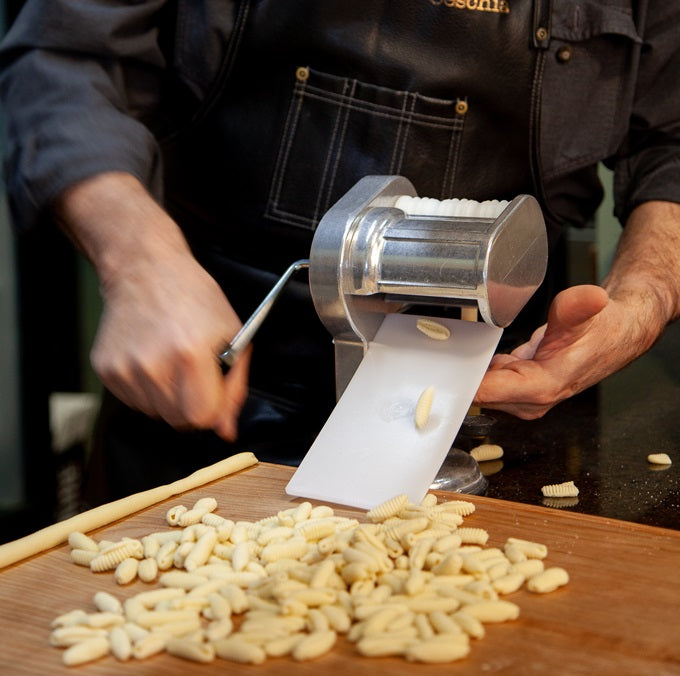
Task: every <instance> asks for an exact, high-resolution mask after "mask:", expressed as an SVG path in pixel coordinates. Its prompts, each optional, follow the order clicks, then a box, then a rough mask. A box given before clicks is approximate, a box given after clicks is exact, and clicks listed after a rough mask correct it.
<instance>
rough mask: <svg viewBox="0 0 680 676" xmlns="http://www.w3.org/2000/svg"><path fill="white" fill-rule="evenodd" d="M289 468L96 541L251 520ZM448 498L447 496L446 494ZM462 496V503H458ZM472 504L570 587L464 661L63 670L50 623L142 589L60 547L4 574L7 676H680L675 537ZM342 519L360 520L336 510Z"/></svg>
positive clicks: (337, 659) (534, 602)
mask: <svg viewBox="0 0 680 676" xmlns="http://www.w3.org/2000/svg"><path fill="white" fill-rule="evenodd" d="M292 473H293V469H292V468H290V467H282V466H277V465H269V464H265V463H261V464H259V465H257V466H255V467H253V468H250V469H248V470H244V471H243V472H240V473H239V474H236V475H233V476H231V477H228V478H226V479H224V480H222V481H219V482H215V483H213V484H211V485H209V486H205V487H203V488H201V489H198V490H195V491H192V492H190V493H186V494H184V495H181V496H177V497H176V498H173V499H172V500H170V501H168V502H167V503H161V504H159V505H156V506H154V507H151V508H149V509H147V510H145V511H143V512H139V513H137V514H135V515H133V516H132V517H129V518H127V519H124V520H122V521H119V522H116V523H114V524H111V525H110V526H107V527H106V528H103V529H100V530H99V531H96V537H97V538H98V539H100V538H103V537H110V538H112V539H117V538H120V537H122V536H124V535H127V536H131V537H139V536H142V535H144V534H146V533H149V532H151V531H154V530H159V529H164V528H165V521H164V516H165V512H166V510H167V508H168V506H169V505H174V504H186V505H187V506H189V507H190V506H191V505H192V504H193V502H194V501H195V500H196V499H198V498H199V497H207V496H214V497H215V498H217V500H218V503H219V507H218V513H219V514H222V515H224V516H227V517H229V518H232V519H246V520H256V519H259V518H262V517H264V516H268V515H270V514H273V513H276V512H277V511H278V510H280V509H285V508H287V507H290V506H292V505H294V504H296V503H299V502H301V500H300V499H295V498H291V497H290V496H288V495H286V493H285V490H284V489H285V485H286V483H287V482H288V480H289V479H290V476H291V475H292ZM441 495H448V496H449V497H450V496H451V494H450V493H449V494H441ZM457 497H459V496H457ZM465 497H466V499H469V500H470V501H472V502H474V503H475V504H476V506H477V510H476V512H475V513H474V514H473V515H471V516H469V517H467V518H466V520H465V525H466V526H479V527H482V528H485V529H487V530H488V531H489V533H490V539H489V545H491V546H493V545H502V544H503V543H504V542H505V539H506V538H507V537H508V536H516V537H523V538H528V539H533V540H536V541H540V542H543V543H545V544H546V545H547V546H548V548H549V554H548V558H547V560H546V563H547V564H548V565H558V566H563V567H564V568H566V569H567V570H568V571H569V573H570V575H571V582H570V583H569V585H568V586H566V587H564V588H562V589H560V590H558V591H556V592H553V593H551V594H547V595H534V594H531V593H529V592H527V591H525V590H521V591H519V592H516V593H514V594H511V595H509V596H507V597H505V598H508V599H509V600H512V601H514V602H515V603H517V604H518V605H519V606H520V607H521V615H520V618H519V619H518V620H516V621H514V622H508V623H505V624H501V625H487V635H486V637H485V638H484V639H482V640H479V641H473V643H472V650H471V653H470V655H469V656H468V657H466V658H465V659H464V660H462V661H459V662H456V663H453V664H447V665H441V666H439V665H436V666H430V665H419V664H411V663H408V662H406V661H404V660H401V659H397V658H379V659H368V658H362V657H360V656H358V655H357V654H356V653H355V652H354V650H353V646H352V644H350V643H348V642H346V641H345V640H344V639H341V640H340V641H339V642H338V644H337V645H336V647H335V648H334V650H333V652H332V653H330V654H328V655H326V656H324V657H322V658H320V659H318V660H315V661H312V662H302V663H297V662H293V661H292V660H290V659H288V658H280V659H275V660H269V661H268V662H266V663H265V664H264V665H261V666H256V667H254V666H240V665H236V664H233V663H231V662H229V663H227V662H224V661H222V660H216V661H215V662H213V663H211V664H208V665H198V664H193V663H189V662H184V661H182V660H179V659H178V658H173V657H169V656H167V655H159V656H157V657H154V658H151V659H149V660H146V661H143V662H137V661H135V662H129V663H124V664H122V663H118V662H116V661H115V660H114V659H113V658H112V657H107V658H104V659H103V660H100V661H99V662H96V663H92V664H88V665H86V666H83V667H78V668H73V669H68V668H66V667H63V666H62V664H61V654H60V651H59V650H58V649H56V648H52V647H50V646H49V644H48V637H49V633H50V622H51V621H52V620H53V619H54V618H55V617H56V616H57V615H59V614H60V613H63V612H66V611H68V610H71V609H74V608H85V609H90V610H93V606H92V605H91V599H92V596H93V595H94V593H95V592H96V591H99V590H107V591H110V592H112V593H114V594H115V595H117V596H118V597H119V598H121V599H124V598H126V597H128V596H131V595H134V594H136V593H138V592H139V591H141V590H142V589H144V588H147V586H146V585H144V584H143V583H140V582H135V583H134V584H133V585H131V586H129V587H125V588H121V587H119V586H117V585H116V584H115V582H114V581H113V578H112V575H111V574H110V573H101V574H94V573H91V572H90V571H89V570H88V569H85V568H81V567H78V566H75V565H74V564H73V563H71V562H70V560H69V547H68V546H67V545H64V546H61V547H57V548H55V549H53V550H50V551H48V552H45V553H44V554H41V555H38V556H35V557H33V558H32V559H29V560H26V561H24V562H21V563H18V564H15V565H13V566H11V567H9V568H6V569H4V570H3V571H2V572H0V649H1V651H0V655H1V662H0V664H2V667H0V672H1V673H2V674H6V675H8V676H14V674H32V675H35V674H66V673H70V674H76V673H87V674H88V675H89V674H111V673H116V674H122V675H124V674H126V673H129V674H135V675H136V674H158V673H163V674H164V676H168V675H171V674H178V675H179V674H181V675H183V676H185V675H186V674H187V673H192V674H213V673H223V672H224V671H228V672H229V673H232V674H241V673H242V674H251V675H252V674H256V673H266V674H289V673H292V672H295V673H296V674H320V673H322V674H331V675H332V674H346V673H347V672H348V670H353V671H354V672H355V673H369V672H370V673H380V674H383V673H384V674H409V675H412V674H457V673H459V674H486V673H489V674H494V673H499V674H518V675H520V674H521V675H525V674H534V673H535V674H547V673H559V674H566V675H572V674H598V675H600V674H605V675H606V674H617V675H626V674H631V675H633V674H635V675H636V676H638V675H640V674H644V675H648V674H649V675H652V674H653V675H671V674H680V574H679V573H678V566H679V564H680V532H677V531H673V530H666V529H660V528H651V527H648V526H641V525H637V524H632V523H628V522H623V521H616V520H611V519H602V518H599V517H590V516H586V515H581V514H575V513H568V512H560V511H559V510H557V509H549V508H546V507H535V506H529V505H522V504H517V503H512V502H504V501H499V500H493V499H490V498H483V497H478V496H465ZM336 511H337V513H338V514H341V515H344V516H357V517H358V518H360V519H361V518H362V514H363V512H361V511H359V510H353V509H348V508H341V507H338V508H337V510H336Z"/></svg>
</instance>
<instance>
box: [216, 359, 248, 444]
mask: <svg viewBox="0 0 680 676" xmlns="http://www.w3.org/2000/svg"><path fill="white" fill-rule="evenodd" d="M251 353H252V348H251V347H249V348H248V349H246V350H244V351H243V353H242V354H240V355H239V357H238V359H237V360H236V361H235V362H234V364H233V365H232V367H231V368H230V369H229V373H227V375H226V376H224V377H223V380H222V387H221V394H222V397H221V406H220V410H219V412H218V416H217V419H216V420H215V422H214V424H213V425H212V429H213V431H214V432H215V434H217V435H218V436H220V437H222V439H224V440H225V441H235V440H236V435H237V427H238V416H239V413H240V412H241V409H242V408H243V405H244V404H245V402H246V398H247V396H248V373H249V371H250V356H251Z"/></svg>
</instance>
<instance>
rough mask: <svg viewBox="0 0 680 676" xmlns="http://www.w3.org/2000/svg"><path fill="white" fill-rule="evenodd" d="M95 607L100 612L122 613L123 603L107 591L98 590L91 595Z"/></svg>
mask: <svg viewBox="0 0 680 676" xmlns="http://www.w3.org/2000/svg"><path fill="white" fill-rule="evenodd" d="M92 600H93V602H94V605H95V608H96V609H97V610H98V611H99V612H102V613H117V614H122V612H123V604H122V603H121V602H120V601H119V600H118V599H117V598H116V597H115V596H114V595H113V594H109V592H105V591H99V592H97V593H96V594H95V595H94V597H93V599H92Z"/></svg>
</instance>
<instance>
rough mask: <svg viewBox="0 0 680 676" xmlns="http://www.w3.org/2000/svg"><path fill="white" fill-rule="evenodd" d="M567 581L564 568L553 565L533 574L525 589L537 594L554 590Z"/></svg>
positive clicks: (567, 577)
mask: <svg viewBox="0 0 680 676" xmlns="http://www.w3.org/2000/svg"><path fill="white" fill-rule="evenodd" d="M568 582H569V574H568V573H567V571H566V570H565V569H564V568H560V567H559V566H553V567H552V568H546V569H545V570H544V571H543V572H542V573H539V574H538V575H534V576H533V577H532V578H531V579H530V580H529V581H528V582H527V589H528V590H529V591H532V592H536V593H539V594H545V593H547V592H551V591H555V589H557V588H558V587H562V586H563V585H565V584H567V583H568Z"/></svg>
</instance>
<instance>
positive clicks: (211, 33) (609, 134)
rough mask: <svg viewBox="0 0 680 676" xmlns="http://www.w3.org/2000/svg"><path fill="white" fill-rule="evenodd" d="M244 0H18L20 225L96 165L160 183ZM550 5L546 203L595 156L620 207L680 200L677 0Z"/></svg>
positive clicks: (586, 194) (557, 0)
mask: <svg viewBox="0 0 680 676" xmlns="http://www.w3.org/2000/svg"><path fill="white" fill-rule="evenodd" d="M421 1H422V2H429V3H431V4H435V5H436V4H441V5H447V3H445V2H436V1H435V0H421ZM514 1H516V2H519V1H520V0H514ZM512 3H513V0H509V5H510V6H512ZM248 4H249V3H247V2H241V3H238V2H226V1H225V0H176V1H175V2H172V1H166V0H146V1H139V0H138V1H134V2H129V1H128V2H111V1H110V0H29V1H28V2H27V4H26V6H25V7H24V10H23V11H22V13H21V14H20V16H19V18H18V19H17V21H16V22H15V24H14V26H13V27H12V29H11V30H10V32H9V34H8V35H7V37H6V39H5V40H4V42H3V45H2V49H1V51H0V89H1V95H2V104H3V105H4V108H5V115H6V120H7V137H8V154H7V158H6V181H7V186H8V191H9V195H10V201H11V206H12V212H13V217H14V222H15V225H16V226H17V227H18V228H19V229H24V228H28V227H31V226H32V225H33V224H34V223H35V221H36V219H37V217H38V216H39V214H40V213H41V212H42V211H43V210H44V209H45V207H46V206H47V205H48V204H49V203H50V201H51V200H52V199H53V198H54V197H55V196H56V195H58V194H59V193H60V192H61V191H62V190H63V189H65V188H66V187H68V186H70V185H72V184H74V183H75V182H77V181H80V180H82V179H85V178H87V177H90V176H92V175H94V174H96V173H99V172H104V171H113V170H118V171H125V172H129V173H132V174H134V175H135V176H137V177H138V178H140V179H141V180H142V181H143V182H144V183H145V184H146V185H148V186H149V187H150V188H151V190H152V191H153V192H154V193H155V194H156V195H157V196H160V194H161V192H162V188H161V186H162V178H161V173H162V172H161V161H160V157H161V153H160V150H159V139H162V138H163V137H164V136H166V135H167V134H171V133H172V132H173V130H174V129H176V128H177V127H179V126H181V125H184V124H187V123H188V122H189V121H190V120H191V116H192V114H193V112H194V111H195V110H197V109H198V107H199V106H200V105H201V102H202V101H204V100H205V99H206V97H209V96H210V92H211V85H212V83H213V82H214V81H215V80H216V78H217V76H218V74H219V72H220V69H221V68H222V67H224V64H225V63H229V60H230V59H231V58H233V55H234V53H236V52H237V51H238V48H239V45H238V40H237V39H236V38H234V37H233V36H234V35H237V34H238V33H237V32H236V31H234V26H235V25H238V23H239V22H240V21H243V20H244V18H245V16H246V15H247V10H248ZM454 4H455V3H448V5H451V8H452V9H453V5H454ZM552 7H553V8H552V15H551V17H550V21H549V22H548V25H547V26H546V30H547V34H546V35H544V37H545V48H546V49H545V51H544V59H543V66H542V75H541V77H542V87H541V100H540V103H539V106H540V120H539V125H540V128H539V130H538V138H539V139H540V143H539V147H538V149H537V151H536V152H537V154H538V159H537V164H538V166H540V174H541V175H540V183H541V185H542V189H543V191H544V193H545V200H546V201H545V204H546V207H547V208H548V211H549V212H550V213H549V218H552V220H553V221H555V222H558V223H561V224H564V223H570V224H575V225H580V224H583V223H585V222H586V221H587V220H588V219H589V218H590V217H591V216H592V213H593V211H594V209H595V208H596V206H597V204H598V203H599V200H600V199H601V188H600V186H599V182H598V180H597V175H596V166H597V163H598V162H600V161H605V162H606V163H607V164H608V165H609V166H611V167H612V168H613V169H614V170H615V201H616V213H617V215H618V216H619V217H620V218H621V219H622V221H624V222H625V219H626V218H627V216H628V214H629V213H630V211H631V210H632V209H633V208H634V207H635V206H636V205H638V204H640V203H642V202H644V201H648V200H653V199H660V200H669V201H674V202H680V87H679V86H678V82H679V81H680V39H678V26H679V25H680V3H677V2H667V1H661V0H640V1H639V2H635V1H634V0H608V2H607V3H603V2H598V1H597V0H553V3H552ZM291 11H293V10H291ZM480 76H483V75H482V74H480Z"/></svg>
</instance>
